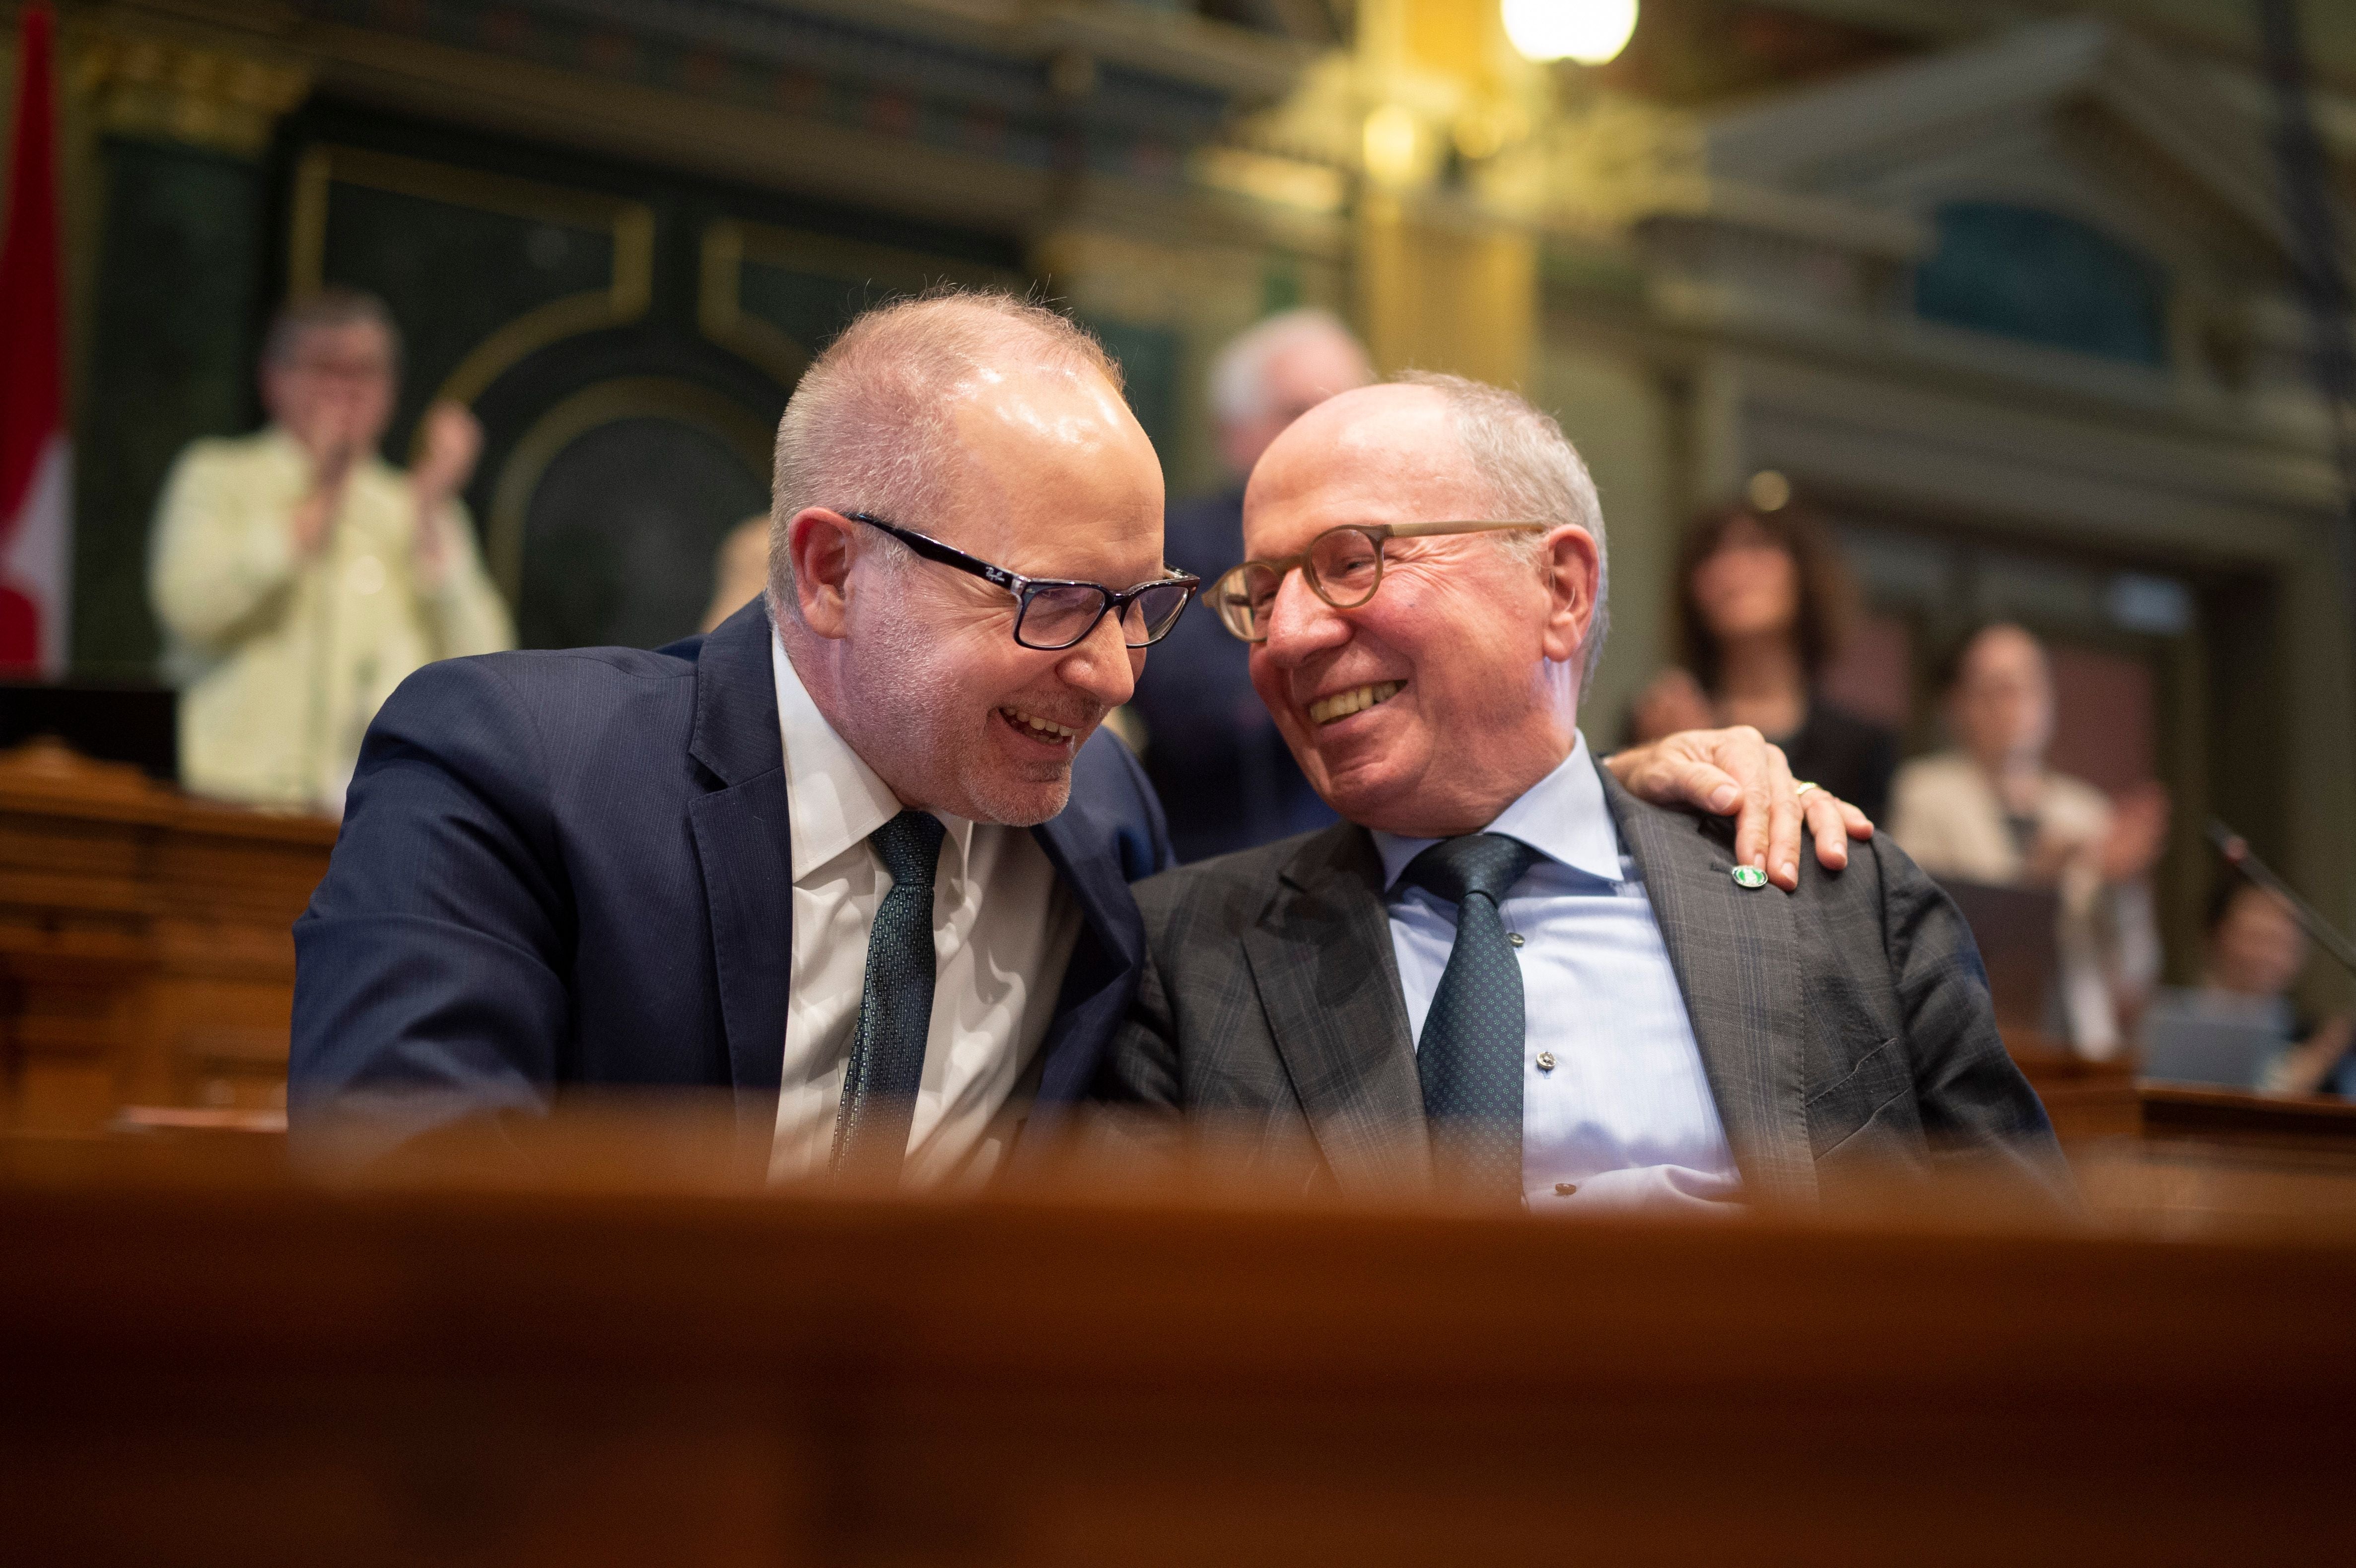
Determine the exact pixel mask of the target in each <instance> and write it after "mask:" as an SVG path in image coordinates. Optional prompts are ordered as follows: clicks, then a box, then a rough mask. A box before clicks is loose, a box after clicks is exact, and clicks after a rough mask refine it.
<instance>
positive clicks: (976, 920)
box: [769, 633, 1080, 1184]
mask: <svg viewBox="0 0 2356 1568" xmlns="http://www.w3.org/2000/svg"><path fill="white" fill-rule="evenodd" d="M769 662H770V665H771V667H773V668H774V670H775V671H776V683H777V727H778V730H779V731H780V732H781V734H782V736H783V739H784V741H785V750H786V793H787V802H788V805H787V815H788V816H789V817H790V822H789V824H788V826H789V828H790V831H791V832H792V835H793V871H794V900H793V975H792V982H791V983H792V987H793V989H792V995H791V997H789V998H788V1000H787V1006H786V1038H785V1042H784V1049H785V1053H786V1054H785V1069H784V1074H783V1077H782V1079H781V1081H780V1083H779V1086H778V1095H777V1136H776V1145H775V1147H774V1149H773V1151H772V1154H771V1157H770V1163H769V1176H770V1179H772V1180H777V1181H787V1180H792V1179H797V1178H799V1177H805V1176H817V1175H822V1174H824V1172H825V1171H826V1170H827V1168H828V1165H829V1161H830V1158H831V1157H832V1154H833V1146H834V1124H835V1117H836V1115H837V1113H838V1112H839V1111H840V1110H841V1104H842V1083H843V1077H844V1074H845V1072H846V1071H847V1069H848V1068H849V1066H850V1061H851V1035H852V1033H853V1031H854V1030H855V1029H857V1028H858V1024H859V1000H860V996H861V994H862V992H863V991H864V990H865V988H866V983H867V937H868V933H869V932H870V931H871V930H873V927H874V923H875V911H876V909H877V907H878V906H879V905H881V904H882V903H883V895H884V894H885V893H886V892H888V891H891V886H892V879H891V876H890V875H889V873H887V872H886V871H885V870H884V869H883V861H882V860H881V859H879V858H878V857H877V855H876V853H875V849H874V847H873V846H872V845H871V844H869V843H868V841H867V836H868V835H869V834H871V833H873V832H874V831H875V830H876V829H877V828H879V827H883V824H885V823H886V822H889V821H890V820H891V819H892V818H893V817H894V816H898V815H899V813H900V809H901V807H900V801H899V798H898V797H897V796H895V795H894V794H893V793H892V791H891V789H890V787H889V786H888V785H886V784H884V783H883V780H882V779H880V778H878V777H876V775H875V771H874V770H873V768H871V767H869V766H868V765H867V764H866V763H864V762H862V761H861V760H860V757H859V755H858V753H857V752H853V751H852V750H851V748H850V746H849V745H847V744H845V743H844V741H843V739H842V737H841V736H840V735H838V734H836V733H835V732H834V727H833V726H832V725H830V724H829V723H828V722H827V721H826V719H825V717H824V716H823V715H822V714H820V713H819V710H818V705H817V704H816V703H814V702H812V701H811V700H810V697H809V691H808V690H806V689H805V688H803V686H802V683H801V678H800V677H798V675H796V674H795V672H794V667H793V662H792V660H790V659H788V658H787V656H786V650H785V645H783V644H782V643H780V642H779V641H778V640H777V638H776V634H775V633H772V634H771V635H770V639H769ZM935 815H937V816H939V817H940V819H941V822H942V824H943V825H944V826H945V827H947V828H948V835H947V837H945V838H944V839H943V840H942V844H941V859H940V866H939V869H937V871H936V873H935V875H934V880H933V957H934V965H935V968H934V981H933V1018H932V1029H931V1031H930V1032H929V1033H928V1034H927V1035H926V1040H925V1075H924V1082H923V1085H922V1087H920V1088H919V1089H918V1090H917V1092H916V1119H915V1122H914V1124H913V1125H911V1126H910V1127H909V1129H908V1159H907V1164H906V1166H905V1170H904V1174H905V1179H907V1180H908V1181H909V1182H911V1183H912V1184H913V1183H926V1184H938V1183H941V1182H965V1181H969V1180H979V1179H981V1178H983V1177H985V1176H987V1175H988V1174H989V1173H990V1172H991V1169H992V1168H995V1166H996V1165H997V1163H998V1160H999V1158H1000V1157H1001V1156H1002V1154H1003V1153H1004V1151H1005V1147H1006V1145H1007V1143H1008V1142H1009V1140H1010V1139H1011V1138H1012V1135H1013V1132H1014V1129H1015V1125H1016V1122H1017V1119H1018V1118H1019V1117H1020V1115H1021V1114H1022V1106H1021V1105H1020V1104H1017V1103H1016V1102H1015V1093H1016V1090H1017V1089H1018V1087H1020V1086H1022V1085H1023V1084H1024V1083H1025V1082H1026V1077H1025V1074H1026V1072H1027V1070H1028V1068H1029V1067H1030V1065H1031V1061H1032V1059H1033V1057H1034V1056H1035V1055H1036V1054H1037V1053H1038V1050H1039V1042H1040V1040H1042V1039H1043V1038H1044V1036H1045V1034H1046V1032H1047V1022H1048V1019H1050V1018H1051V1017H1052V1016H1053V1014H1054V1012H1055V993H1056V992H1057V991H1058V990H1059V989H1061V988H1062V986H1063V981H1064V969H1065V966H1066V965H1068V964H1069V963H1070V962H1071V956H1072V946H1073V944H1074V942H1075V941H1076V939H1077V938H1078V935H1079V929H1080V914H1079V909H1078V907H1077V905H1076V904H1075V903H1074V901H1073V900H1072V897H1071V895H1070V894H1069V893H1068V892H1067V891H1066V890H1065V888H1064V886H1063V884H1062V882H1061V881H1060V880H1058V879H1057V877H1056V875H1055V866H1054V864H1053V863H1052V862H1050V861H1049V860H1048V859H1047V852H1046V851H1045V850H1044V849H1042V848H1040V847H1039V842H1038V840H1037V839H1035V838H1033V837H1032V836H1031V830H1030V829H1029V828H1027V827H1004V826H1001V825H999V824H995V823H986V822H985V823H975V822H969V821H967V820H966V819H965V818H963V817H958V816H949V815H948V813H946V812H939V813H936V814H935Z"/></svg>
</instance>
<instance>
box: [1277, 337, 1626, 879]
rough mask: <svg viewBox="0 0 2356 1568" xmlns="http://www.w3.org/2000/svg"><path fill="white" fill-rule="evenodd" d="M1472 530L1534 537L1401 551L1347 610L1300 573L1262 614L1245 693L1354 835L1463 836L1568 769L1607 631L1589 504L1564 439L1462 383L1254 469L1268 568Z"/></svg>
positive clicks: (1350, 416) (1512, 405) (1359, 401)
mask: <svg viewBox="0 0 2356 1568" xmlns="http://www.w3.org/2000/svg"><path fill="white" fill-rule="evenodd" d="M1476 521H1494V522H1516V523H1530V524H1536V525H1538V526H1537V527H1535V528H1528V529H1526V530H1522V531H1516V532H1466V533H1458V534H1442V535H1436V536H1428V537H1420V538H1406V539H1390V540H1389V541H1388V542H1387V543H1386V544H1384V545H1383V547H1382V561H1383V565H1382V575H1381V579H1380V586H1379V588H1378V589H1377V590H1376V592H1374V594H1373V596H1372V597H1371V598H1368V599H1366V600H1365V601H1364V602H1363V603H1355V604H1350V605H1347V606H1346V607H1342V608H1336V607H1335V606H1334V605H1333V604H1332V603H1328V602H1326V600H1324V599H1323V598H1321V597H1320V596H1319V595H1318V594H1317V593H1315V592H1313V591H1312V589H1311V588H1310V586H1309V584H1308V582H1307V581H1306V580H1305V578H1304V576H1303V575H1302V573H1301V572H1300V571H1290V572H1288V573H1287V574H1286V575H1285V576H1284V578H1283V579H1282V581H1280V583H1279V584H1278V585H1277V587H1276V589H1275V592H1274V597H1273V598H1272V600H1270V601H1269V603H1268V612H1267V616H1266V623H1265V629H1266V632H1267V636H1266V640H1264V641H1262V642H1259V643H1256V644H1254V645H1253V647H1252V683H1253V686H1254V687H1255V688H1257V689H1258V692H1259V694H1260V699H1261V700H1262V701H1264V702H1265V703H1267V705H1268V708H1269V712H1270V713H1271V714H1273V715H1274V716H1275V718H1276V720H1277V724H1278V727H1279V728H1280V730H1281V731H1283V732H1284V736H1285V739H1286V741H1288V743H1290V746H1291V747H1292V751H1293V754H1294V756H1295V757H1296V758H1297V759H1299V761H1300V763H1301V767H1302V769H1303V771H1304V772H1306V773H1308V775H1309V778H1310V781H1311V782H1312V784H1315V785H1316V786H1317V788H1318V790H1319V792H1320V793H1321V794H1323V795H1324V796H1325V798H1326V799H1327V801H1329V802H1330V803H1331V804H1332V805H1333V806H1334V808H1335V809H1336V810H1338V811H1340V812H1341V813H1342V815H1343V816H1346V817H1348V818H1350V819H1351V820H1352V821H1354V822H1357V823H1360V824H1363V825H1365V826H1366V827H1379V828H1387V829H1389V830H1391V831H1395V832H1400V833H1408V834H1411V835H1415V836H1419V837H1441V836H1446V835H1450V834H1455V833H1464V832H1471V831H1472V830H1474V829H1475V828H1477V827H1480V826H1482V825H1483V824H1484V823H1486V822H1488V821H1489V820H1491V819H1492V818H1493V817H1494V816H1495V815H1496V813H1497V812H1498V811H1501V810H1503V809H1504V808H1505V805H1508V804H1510V803H1511V802H1512V801H1513V800H1514V799H1515V798H1517V797H1518V796H1519V795H1521V794H1522V793H1523V792H1525V791H1526V790H1527V789H1528V788H1529V787H1530V786H1531V785H1532V784H1536V783H1537V781H1538V780H1539V779H1540V778H1542V777H1544V776H1545V775H1546V774H1547V773H1548V772H1550V771H1552V770H1553V769H1554V768H1555V767H1556V766H1558V764H1559V763H1561V762H1562V760H1563V758H1564V757H1565V756H1567V755H1568V754H1569V752H1570V749H1571V746H1572V744H1573V742H1574V741H1575V730H1574V725H1575V723H1576V717H1577V709H1578V699H1579V692H1580V687H1581V684H1582V681H1583V677H1584V676H1585V673H1586V671H1587V670H1588V669H1589V668H1590V667H1592V663H1593V655H1594V654H1595V652H1597V651H1598V650H1599V649H1600V648H1601V642H1602V633H1603V616H1602V613H1601V597H1602V586H1603V559H1602V538H1601V535H1602V519H1601V516H1600V515H1599V511H1598V508H1597V507H1596V504H1595V488H1594V485H1593V483H1592V481H1590V479H1589V478H1588V476H1587V471H1586V467H1585V465H1584V464H1581V463H1580V460H1579V456H1578V453H1576V452H1574V451H1572V450H1571V447H1570V443H1569V442H1568V441H1566V440H1564V439H1563V436H1562V432H1561V430H1560V428H1559V427H1558V426H1557V425H1556V424H1555V423H1554V421H1552V420H1549V419H1547V417H1546V416H1545V415H1544V414H1542V413H1540V412H1538V411H1537V410H1536V409H1533V408H1531V407H1530V406H1529V405H1528V404H1527V403H1526V402H1524V401H1523V400H1521V399H1519V398H1517V397H1515V396H1514V395H1513V394H1512V393H1510V392H1504V391H1500V390H1498V389H1495V388H1493V387H1483V386H1481V385H1480V384H1478V383H1476V382H1471V381H1464V380H1461V379H1456V378H1452V377H1418V378H1415V379H1412V380H1410V381H1407V382H1404V383H1394V384H1391V385H1387V386H1381V387H1372V388H1367V389H1363V390H1359V391H1355V392H1346V393H1344V394H1342V395H1341V396H1339V397H1336V398H1334V399H1333V400H1330V401H1328V402H1325V403H1323V404H1322V405H1320V406H1319V407H1318V408H1316V409H1314V410H1312V411H1310V412H1309V413H1307V414H1304V415H1303V416H1301V419H1300V420H1299V421H1297V422H1296V423H1294V424H1293V425H1292V427H1291V428H1290V429H1289V430H1287V431H1286V432H1284V433H1283V434H1282V435H1280V436H1279V437H1278V438H1277V439H1276V441H1275V442H1274V443H1271V444H1270V445H1269V450H1268V452H1267V453H1266V455H1264V456H1263V457H1262V458H1261V459H1260V463H1259V466H1258V468H1257V469H1255V470H1254V471H1253V474H1252V480H1251V485H1250V487H1249V489H1248V491H1247V493H1246V496H1245V502H1244V546H1245V552H1246V554H1247V555H1248V556H1249V557H1250V558H1252V559H1253V560H1285V559H1288V558H1290V557H1294V556H1297V555H1299V554H1300V553H1301V552H1302V551H1304V550H1306V549H1309V548H1310V547H1311V545H1312V541H1314V540H1316V539H1319V538H1320V537H1321V536H1323V535H1324V534H1325V533H1326V532H1327V531H1328V530H1331V529H1333V528H1343V527H1345V526H1349V525H1365V524H1393V525H1398V524H1411V523H1440V522H1476Z"/></svg>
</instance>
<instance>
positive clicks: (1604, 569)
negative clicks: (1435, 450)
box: [1396, 370, 1612, 692]
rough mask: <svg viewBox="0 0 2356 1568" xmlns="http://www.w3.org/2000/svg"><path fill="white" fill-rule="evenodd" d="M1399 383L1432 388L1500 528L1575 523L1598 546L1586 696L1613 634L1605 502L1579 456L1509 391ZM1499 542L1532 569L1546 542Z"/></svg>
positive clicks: (1436, 379)
mask: <svg viewBox="0 0 2356 1568" xmlns="http://www.w3.org/2000/svg"><path fill="white" fill-rule="evenodd" d="M1396 379H1397V380H1398V383H1399V384H1401V385H1403V386H1408V387H1429V388H1430V389H1431V390H1433V391H1435V392H1437V393H1439V394H1440V400H1442V401H1443V402H1445V403H1446V404H1447V405H1448V414H1449V422H1450V423H1451V425H1452V426H1453V427H1454V429H1455V432H1456V439H1457V441H1458V442H1459V443H1462V446H1463V448H1464V455H1465V456H1466V457H1467V458H1469V459H1471V460H1472V466H1473V467H1474V468H1476V469H1478V470H1479V471H1480V474H1481V476H1482V477H1483V479H1485V480H1487V481H1488V482H1489V486H1490V488H1491V490H1492V491H1493V492H1494V494H1495V496H1496V512H1495V518H1496V520H1497V521H1499V522H1531V523H1548V524H1553V525H1557V526H1559V525H1561V524H1564V523H1569V524H1573V525H1575V526H1577V527H1579V528H1585V529H1586V530H1587V532H1588V534H1589V536H1590V538H1592V539H1594V540H1595V613H1594V615H1593V617H1592V618H1591V619H1590V620H1589V622H1588V624H1587V642H1586V644H1585V645H1584V646H1583V647H1581V648H1580V677H1579V686H1580V690H1581V691H1582V692H1584V691H1586V690H1587V689H1589V688H1591V687H1592V686H1593V685H1594V684H1595V667H1596V666H1597V665H1598V664H1599V663H1600V662H1601V660H1602V658H1603V637H1604V634H1605V633H1606V632H1608V631H1610V630H1611V627H1612V608H1611V605H1612V600H1611V593H1610V588H1611V582H1612V565H1611V556H1610V553H1609V552H1608V551H1607V550H1606V549H1605V548H1604V543H1603V503H1602V501H1601V498H1600V497H1598V496H1597V495H1596V494H1595V480H1594V478H1593V476H1592V475H1590V474H1589V473H1588V472H1587V464H1586V463H1585V461H1583V460H1582V459H1581V458H1580V455H1579V449H1578V448H1577V447H1574V446H1573V445H1571V444H1570V438H1569V436H1567V435H1565V434H1563V433H1562V426H1561V425H1560V424H1558V423H1557V422H1556V421H1555V420H1554V418H1553V416H1552V415H1550V414H1548V413H1547V412H1546V411H1544V410H1542V409H1539V408H1538V407H1537V405H1535V404H1533V403H1532V402H1530V401H1529V400H1528V399H1526V398H1524V397H1522V396H1520V395H1519V394H1518V393H1515V392H1509V391H1507V390H1505V389H1504V388H1503V387H1492V386H1490V385H1488V384H1487V383H1485V382H1482V381H1468V380H1466V379H1464V378H1463V377H1462V376H1443V375H1440V374H1438V373H1436V372H1433V371H1430V370H1409V371H1407V372H1405V373H1403V374H1401V375H1400V376H1398V377H1397V378H1396ZM1498 538H1499V539H1500V540H1501V541H1502V542H1503V543H1504V545H1505V548H1506V549H1512V550H1516V551H1518V552H1520V553H1522V554H1523V555H1524V556H1526V558H1527V559H1529V560H1531V561H1533V562H1535V561H1536V560H1537V558H1538V556H1539V554H1540V552H1541V550H1542V549H1543V548H1544V545H1545V540H1546V536H1545V535H1544V534H1501V535H1499V536H1498Z"/></svg>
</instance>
